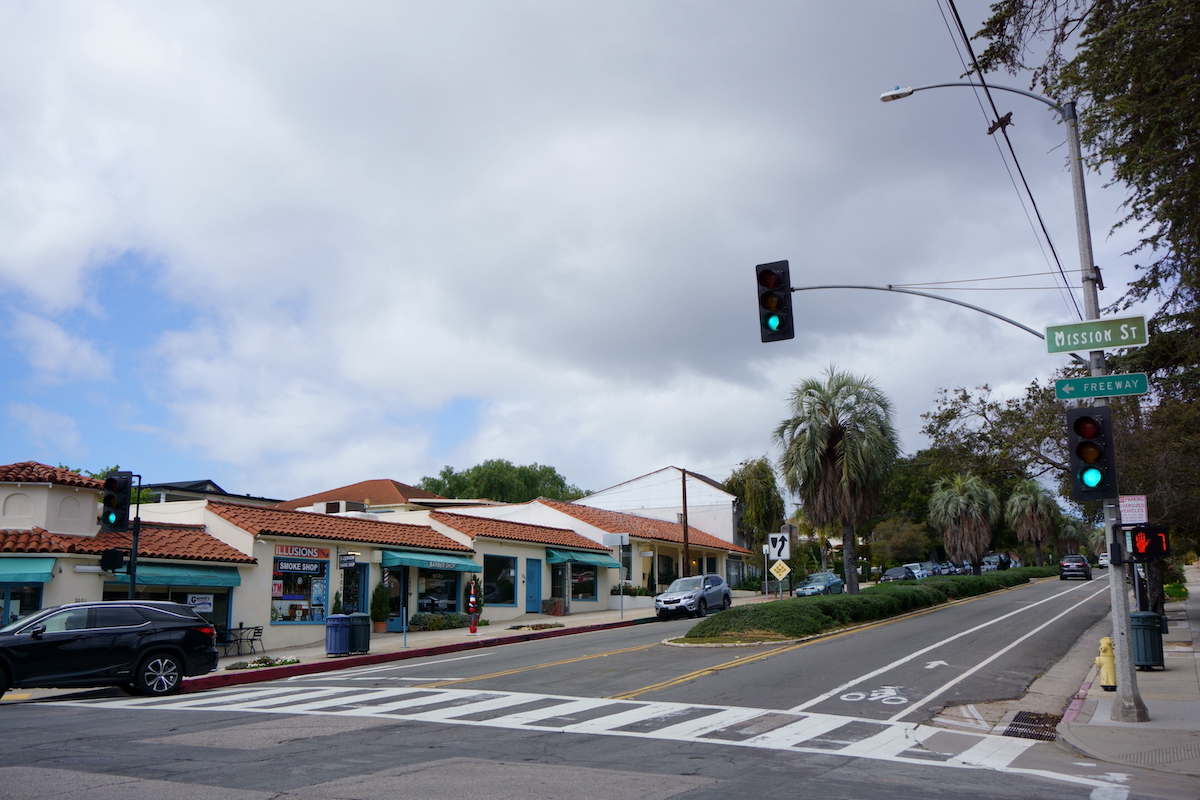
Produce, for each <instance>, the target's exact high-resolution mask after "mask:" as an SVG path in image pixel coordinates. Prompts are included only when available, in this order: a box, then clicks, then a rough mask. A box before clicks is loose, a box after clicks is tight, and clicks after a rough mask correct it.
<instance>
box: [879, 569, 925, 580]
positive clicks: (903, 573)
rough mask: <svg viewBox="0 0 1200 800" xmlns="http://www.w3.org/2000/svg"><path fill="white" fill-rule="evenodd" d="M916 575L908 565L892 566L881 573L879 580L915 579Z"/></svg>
mask: <svg viewBox="0 0 1200 800" xmlns="http://www.w3.org/2000/svg"><path fill="white" fill-rule="evenodd" d="M916 579H917V576H916V574H915V573H913V571H912V570H911V569H909V568H908V567H892V568H891V569H889V570H888V571H887V572H885V573H883V576H882V577H880V579H879V580H880V581H915V580H916Z"/></svg>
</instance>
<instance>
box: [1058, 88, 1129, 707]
mask: <svg viewBox="0 0 1200 800" xmlns="http://www.w3.org/2000/svg"><path fill="white" fill-rule="evenodd" d="M1058 108H1059V114H1060V115H1061V117H1062V120H1063V123H1064V124H1065V125H1066V127H1067V147H1068V150H1069V153H1070V161H1071V192H1072V195H1073V196H1074V200H1075V233H1076V236H1077V237H1078V239H1079V265H1080V268H1081V270H1082V276H1083V279H1082V283H1083V308H1084V316H1085V317H1086V318H1087V319H1089V320H1092V319H1100V294H1099V285H1100V271H1099V270H1098V269H1096V262H1095V260H1094V257H1093V255H1092V228H1091V222H1090V221H1089V219H1088V207H1087V192H1086V190H1085V189H1084V183H1083V153H1082V150H1081V148H1080V145H1079V120H1078V118H1077V116H1076V113H1075V103H1074V102H1067V103H1063V104H1062V105H1061V106H1059V107H1058ZM1088 361H1089V362H1090V365H1089V366H1090V370H1091V374H1092V377H1094V378H1098V377H1102V376H1104V375H1107V374H1108V366H1107V365H1106V364H1105V362H1104V351H1103V350H1092V351H1091V352H1089V353H1088ZM1095 403H1096V405H1104V406H1106V405H1108V398H1107V397H1097V398H1095ZM1109 447H1112V444H1111V443H1110V444H1109ZM1120 530H1121V508H1120V505H1119V504H1118V502H1117V500H1116V499H1112V498H1109V499H1106V500H1105V501H1104V544H1105V548H1106V549H1107V550H1108V551H1109V552H1112V550H1113V548H1112V546H1111V545H1112V544H1113V543H1116V542H1117V536H1118V534H1119V533H1120ZM1118 544H1122V545H1123V544H1124V543H1123V542H1120V543H1118ZM1131 577H1134V573H1133V572H1132V568H1131V566H1130V564H1129V563H1127V561H1126V559H1124V558H1122V559H1121V563H1120V564H1109V566H1108V596H1109V602H1110V604H1111V605H1112V625H1113V636H1112V639H1113V655H1115V656H1116V662H1117V696H1116V698H1115V699H1114V700H1113V706H1112V714H1111V718H1112V720H1113V721H1114V722H1147V721H1148V720H1149V719H1150V715H1149V713H1148V712H1147V711H1146V704H1145V703H1144V702H1143V701H1142V695H1141V693H1140V692H1139V691H1138V685H1137V670H1136V669H1135V668H1134V664H1133V650H1132V644H1133V639H1132V632H1131V629H1130V620H1129V590H1128V589H1126V588H1125V586H1126V584H1125V581H1126V579H1127V578H1131Z"/></svg>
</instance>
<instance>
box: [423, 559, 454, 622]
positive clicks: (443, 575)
mask: <svg viewBox="0 0 1200 800" xmlns="http://www.w3.org/2000/svg"><path fill="white" fill-rule="evenodd" d="M417 610H418V611H425V612H430V613H433V612H438V611H458V573H457V572H453V571H449V572H447V571H444V570H435V569H418V570H417Z"/></svg>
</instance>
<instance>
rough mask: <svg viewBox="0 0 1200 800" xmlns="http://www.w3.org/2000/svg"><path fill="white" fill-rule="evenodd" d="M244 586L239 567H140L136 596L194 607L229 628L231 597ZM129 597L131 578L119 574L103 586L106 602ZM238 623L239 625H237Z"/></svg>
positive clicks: (189, 565)
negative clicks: (235, 588)
mask: <svg viewBox="0 0 1200 800" xmlns="http://www.w3.org/2000/svg"><path fill="white" fill-rule="evenodd" d="M241 585H242V577H241V574H240V573H239V572H238V569H237V567H223V566H217V565H213V564H161V563H143V562H142V561H140V560H139V561H138V565H137V588H136V591H135V592H134V596H135V597H137V598H139V599H142V600H169V601H170V602H172V603H180V604H182V605H186V606H191V607H192V608H194V609H195V610H196V613H198V614H199V615H200V616H202V617H204V618H205V619H207V620H208V621H209V622H212V623H213V624H214V625H216V626H217V627H221V628H226V627H229V626H230V618H229V614H230V611H229V610H230V595H231V593H232V592H233V589H234V587H237V586H241ZM127 597H129V576H128V575H126V574H124V573H116V574H114V575H113V577H112V579H111V580H108V581H105V583H104V599H105V600H124V599H125V598H127ZM234 624H236V623H234Z"/></svg>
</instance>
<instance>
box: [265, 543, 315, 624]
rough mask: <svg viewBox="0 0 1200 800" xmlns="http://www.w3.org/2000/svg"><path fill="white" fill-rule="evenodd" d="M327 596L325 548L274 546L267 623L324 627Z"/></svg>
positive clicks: (289, 545)
mask: <svg viewBox="0 0 1200 800" xmlns="http://www.w3.org/2000/svg"><path fill="white" fill-rule="evenodd" d="M328 597H329V548H328V547H309V546H307V545H297V544H277V545H275V560H274V565H273V568H272V570H271V624H272V625H286V624H296V623H300V624H305V623H307V624H324V623H325V614H326V611H325V608H326V603H327V600H328Z"/></svg>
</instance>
